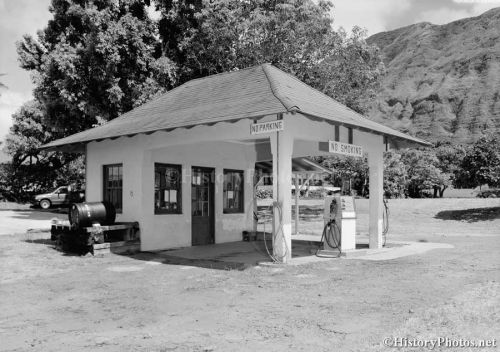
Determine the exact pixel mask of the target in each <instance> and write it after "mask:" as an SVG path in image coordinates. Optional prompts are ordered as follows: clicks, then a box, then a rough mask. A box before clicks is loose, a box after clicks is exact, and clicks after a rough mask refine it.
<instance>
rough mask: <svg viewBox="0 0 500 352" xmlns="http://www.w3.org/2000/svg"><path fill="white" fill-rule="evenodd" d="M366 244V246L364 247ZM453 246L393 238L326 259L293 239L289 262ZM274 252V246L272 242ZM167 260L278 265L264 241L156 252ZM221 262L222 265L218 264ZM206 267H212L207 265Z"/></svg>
mask: <svg viewBox="0 0 500 352" xmlns="http://www.w3.org/2000/svg"><path fill="white" fill-rule="evenodd" d="M361 247H362V246H361ZM449 248H454V247H453V246H452V245H449V244H444V243H429V242H400V241H390V242H388V243H387V246H386V247H384V248H381V249H367V248H361V249H356V250H354V251H351V252H349V253H347V254H344V255H342V256H341V257H340V258H324V257H318V256H316V255H315V253H316V250H317V249H318V244H317V242H315V241H293V242H292V253H293V256H292V259H291V261H290V262H289V263H288V264H287V265H302V264H309V263H317V262H325V261H329V260H339V259H359V260H391V259H396V258H401V257H406V256H410V255H415V254H422V253H425V252H427V251H430V250H432V249H449ZM268 249H269V251H270V252H271V253H272V248H270V244H268ZM154 253H155V254H156V255H157V256H160V257H162V258H165V259H166V262H167V263H172V264H182V265H190V264H191V265H194V266H196V265H197V262H213V263H214V267H216V266H219V267H221V266H222V267H224V268H226V267H227V268H232V269H245V268H248V267H252V266H256V265H278V264H275V263H273V262H272V260H271V258H270V257H269V256H268V254H267V251H266V248H265V244H264V241H251V242H243V241H241V242H228V243H220V244H213V245H206V246H193V247H185V248H180V249H172V250H166V251H159V252H154ZM215 264H218V265H215ZM204 266H205V267H210V266H207V265H204Z"/></svg>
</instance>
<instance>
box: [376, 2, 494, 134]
mask: <svg viewBox="0 0 500 352" xmlns="http://www.w3.org/2000/svg"><path fill="white" fill-rule="evenodd" d="M367 42H368V43H369V44H375V45H377V46H378V47H379V48H380V50H381V53H382V56H383V60H384V63H385V65H386V68H387V74H386V76H385V77H384V79H383V81H382V84H381V89H380V90H379V92H378V94H377V96H376V98H375V100H374V103H373V104H372V106H371V108H370V110H369V112H368V114H367V115H368V117H369V118H371V119H373V120H375V121H377V122H382V123H384V124H387V125H389V126H391V127H393V128H396V129H398V130H401V131H403V132H407V133H410V134H412V135H415V136H417V137H420V138H423V139H427V140H429V141H431V142H436V141H451V142H453V143H471V142H473V141H474V140H476V139H477V138H479V136H481V135H482V134H483V133H485V132H488V131H490V132H491V131H493V132H500V7H499V8H495V9H491V10H489V11H487V12H485V13H483V14H482V15H480V16H476V17H471V18H464V19H460V20H457V21H453V22H450V23H448V24H444V25H434V24H431V23H428V22H421V23H416V24H412V25H409V26H405V27H401V28H397V29H394V30H392V31H386V32H381V33H377V34H374V35H373V36H371V37H369V38H368V39H367Z"/></svg>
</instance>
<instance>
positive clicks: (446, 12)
mask: <svg viewBox="0 0 500 352" xmlns="http://www.w3.org/2000/svg"><path fill="white" fill-rule="evenodd" d="M497 4H499V5H500V0H498V2H497ZM494 7H495V6H494V3H479V4H474V5H473V6H471V7H469V8H464V9H450V8H445V7H442V8H440V9H435V10H428V11H422V12H421V13H420V14H419V15H418V16H417V17H416V18H415V20H416V22H424V21H425V22H430V23H433V24H446V23H450V22H453V21H456V20H459V19H462V18H467V17H474V16H479V15H481V14H482V13H484V12H486V11H488V10H490V9H492V8H494Z"/></svg>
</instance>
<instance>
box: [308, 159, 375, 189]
mask: <svg viewBox="0 0 500 352" xmlns="http://www.w3.org/2000/svg"><path fill="white" fill-rule="evenodd" d="M316 161H317V162H319V163H320V164H321V165H322V166H324V167H326V168H328V169H330V170H332V171H333V174H332V176H330V182H331V183H332V184H333V185H336V186H340V187H342V190H343V191H345V188H346V187H345V185H344V181H347V182H349V186H348V188H349V191H350V190H351V189H352V190H356V191H357V192H358V194H360V195H366V194H367V193H368V163H367V159H366V158H356V157H349V156H331V157H327V158H324V157H317V158H316Z"/></svg>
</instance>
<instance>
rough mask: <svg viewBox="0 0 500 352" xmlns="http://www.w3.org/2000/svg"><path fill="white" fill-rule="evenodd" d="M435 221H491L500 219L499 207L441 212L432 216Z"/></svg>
mask: <svg viewBox="0 0 500 352" xmlns="http://www.w3.org/2000/svg"><path fill="white" fill-rule="evenodd" d="M434 218H435V219H441V220H455V221H457V220H458V221H466V222H468V223H473V222H478V221H493V220H496V219H500V207H491V208H474V209H463V210H443V211H440V212H439V213H437V214H436V215H435V216H434Z"/></svg>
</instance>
